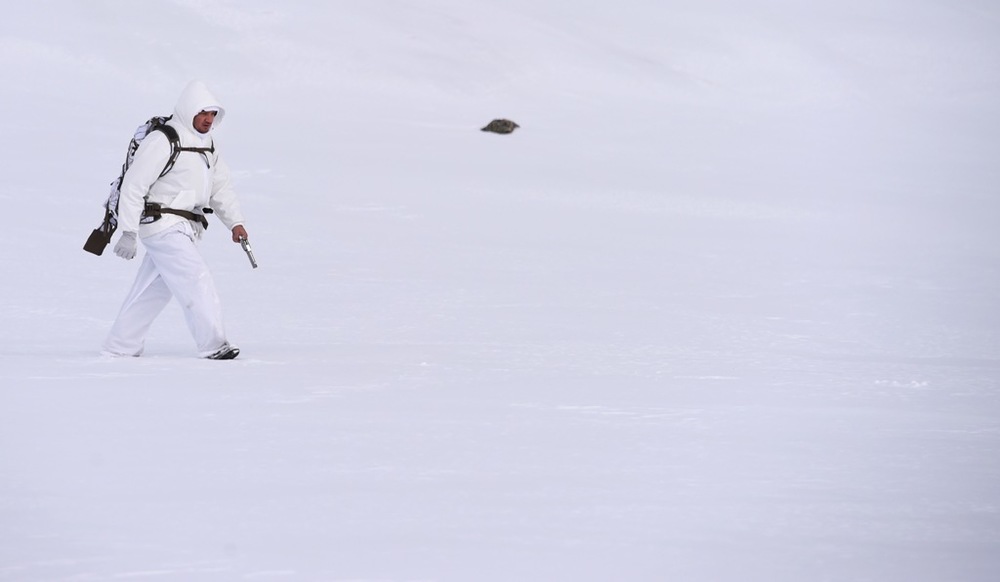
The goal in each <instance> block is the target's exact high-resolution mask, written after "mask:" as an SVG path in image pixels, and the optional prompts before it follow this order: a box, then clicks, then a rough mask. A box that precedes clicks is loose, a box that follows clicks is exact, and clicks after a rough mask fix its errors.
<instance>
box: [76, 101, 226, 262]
mask: <svg viewBox="0 0 1000 582" xmlns="http://www.w3.org/2000/svg"><path fill="white" fill-rule="evenodd" d="M172 117H173V116H172V115H168V116H166V117H152V118H150V119H149V120H148V121H146V122H145V123H143V124H142V125H140V126H139V127H137V128H136V129H135V134H134V135H133V136H132V141H130V142H129V144H128V151H127V152H126V154H125V163H124V164H122V171H121V173H120V174H119V175H118V177H117V178H116V179H115V180H114V181H113V182H111V192H110V193H109V194H108V198H107V200H106V201H105V202H104V220H102V221H101V225H100V226H98V227H97V228H96V229H94V231H93V232H92V233H90V237H89V238H88V239H87V242H86V243H85V244H84V245H83V250H85V251H87V252H88V253H93V254H95V255H98V256H100V255H101V254H102V253H103V252H104V249H105V247H107V246H108V244H109V243H111V237H112V235H114V234H115V231H116V230H117V229H118V199H119V197H120V196H121V186H122V180H124V179H125V173H126V172H128V169H129V167H130V166H131V165H132V158H134V157H135V152H136V150H138V149H139V144H141V143H142V140H144V139H146V136H148V135H149V134H150V133H152V132H154V131H160V132H163V134H164V135H165V136H167V140H168V141H169V142H170V156H169V157H168V158H167V163H166V164H165V165H164V166H163V171H161V172H160V175H159V178H162V177H163V176H165V175H167V172H169V171H170V170H171V169H173V167H174V162H176V161H177V156H178V155H180V153H181V152H198V153H201V154H202V155H205V154H206V153H213V152H215V145H214V144H213V145H212V147H210V148H186V147H181V139H180V136H179V135H177V130H176V129H174V128H173V127H171V126H169V125H167V122H168V121H170V119H171V118H172ZM206 159H207V158H206ZM147 206H148V204H147ZM154 206H155V205H154ZM156 210H159V209H158V208H156ZM159 218H160V214H159V213H158V212H149V213H147V212H144V213H143V218H142V220H141V221H140V222H141V223H142V224H147V223H150V222H154V221H156V220H158V219H159Z"/></svg>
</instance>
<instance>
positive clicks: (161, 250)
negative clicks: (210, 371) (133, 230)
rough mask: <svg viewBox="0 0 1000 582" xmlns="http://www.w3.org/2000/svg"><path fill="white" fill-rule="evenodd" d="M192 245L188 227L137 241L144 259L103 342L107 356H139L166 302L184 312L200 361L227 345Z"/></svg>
mask: <svg viewBox="0 0 1000 582" xmlns="http://www.w3.org/2000/svg"><path fill="white" fill-rule="evenodd" d="M195 240H196V239H195V234H194V229H193V228H192V227H191V224H190V223H189V222H188V221H184V222H182V223H178V224H177V225H176V226H171V227H170V228H168V229H167V230H165V231H163V232H160V233H157V234H154V235H152V236H149V237H146V238H144V239H142V244H143V246H144V247H145V248H146V256H145V257H144V258H143V259H142V264H141V265H140V266H139V272H138V273H137V274H136V276H135V282H134V283H133V284H132V290H131V291H129V294H128V296H127V297H126V298H125V303H124V304H123V305H122V308H121V311H120V312H119V313H118V318H117V319H115V322H114V324H112V325H111V331H110V332H108V337H107V339H106V340H105V341H104V351H105V352H106V353H110V354H114V355H121V356H139V355H141V354H142V350H143V347H144V345H145V341H146V332H148V331H149V327H150V326H151V325H152V324H153V320H154V319H156V316H157V315H159V314H160V312H161V311H163V308H164V307H166V306H167V303H169V302H170V298H171V297H175V298H176V299H177V303H179V304H180V306H181V309H182V310H183V311H184V318H185V320H186V321H187V326H188V329H189V330H190V331H191V335H192V336H194V341H195V344H197V346H198V355H199V356H200V357H205V356H209V355H211V354H213V353H215V352H216V351H217V350H219V349H220V348H222V347H223V346H224V345H226V335H225V330H224V329H223V326H222V307H221V304H220V303H219V296H218V293H216V291H215V283H214V282H213V281H212V275H211V273H209V271H208V265H206V264H205V260H204V259H202V257H201V254H200V253H199V252H198V249H197V248H196V246H195Z"/></svg>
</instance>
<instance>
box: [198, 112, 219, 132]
mask: <svg viewBox="0 0 1000 582" xmlns="http://www.w3.org/2000/svg"><path fill="white" fill-rule="evenodd" d="M218 113H219V112H218V111H202V112H201V113H199V114H198V115H195V116H194V128H195V130H196V131H197V132H198V133H208V130H210V129H212V124H213V123H215V116H216V115H217V114H218Z"/></svg>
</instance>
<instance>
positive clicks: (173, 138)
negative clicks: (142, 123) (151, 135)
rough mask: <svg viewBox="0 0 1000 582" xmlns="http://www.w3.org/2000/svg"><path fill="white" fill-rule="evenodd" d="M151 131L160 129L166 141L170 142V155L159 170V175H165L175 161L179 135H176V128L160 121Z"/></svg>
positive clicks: (178, 150)
mask: <svg viewBox="0 0 1000 582" xmlns="http://www.w3.org/2000/svg"><path fill="white" fill-rule="evenodd" d="M153 131H161V132H163V135H165V136H167V141H169V142H170V157H169V158H167V163H166V165H165V166H163V171H162V172H160V177H161V178H162V177H164V176H166V175H167V172H169V171H170V170H172V169H173V167H174V162H176V161H177V155H178V154H179V153H180V150H181V137H180V136H179V135H177V130H176V129H174V128H173V127H170V126H169V125H167V124H166V123H161V124H159V125H157V126H156V127H154V128H153Z"/></svg>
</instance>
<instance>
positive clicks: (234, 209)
mask: <svg viewBox="0 0 1000 582" xmlns="http://www.w3.org/2000/svg"><path fill="white" fill-rule="evenodd" d="M213 108H214V109H217V110H218V113H217V114H216V117H215V123H214V124H213V125H212V129H211V130H209V132H208V133H205V134H201V133H198V132H197V131H196V130H195V129H194V118H195V116H196V115H198V114H199V113H200V112H202V111H205V110H209V109H213ZM223 117H225V109H224V108H223V107H222V105H221V104H220V103H219V101H218V99H216V98H215V96H214V95H212V93H211V92H209V90H208V88H207V87H206V86H205V84H204V83H202V82H201V81H192V82H191V83H190V84H188V86H187V87H185V89H184V91H183V92H182V93H181V96H180V98H179V99H178V100H177V106H176V107H175V108H174V115H173V118H172V119H171V120H170V121H169V122H167V123H168V124H169V125H170V126H172V127H173V128H174V129H175V130H177V135H178V136H179V137H180V142H181V146H182V147H204V148H207V147H212V146H213V145H214V142H213V139H212V133H213V131H214V129H215V127H217V126H218V125H219V123H220V122H221V121H222V118H223ZM169 157H170V141H169V140H168V139H167V136H166V135H164V134H163V132H161V131H154V132H151V133H150V134H149V135H147V136H146V138H145V139H144V140H143V141H142V143H141V144H139V149H138V150H136V153H135V157H134V158H133V160H132V165H131V166H130V167H129V169H128V171H127V172H126V173H125V177H124V178H123V180H122V185H121V197H120V199H119V202H118V228H119V230H121V231H122V232H138V234H139V237H140V238H146V237H148V236H151V235H154V234H157V233H159V232H162V231H164V230H166V229H168V228H170V227H171V226H173V225H175V224H177V223H179V222H183V221H185V220H187V219H186V218H183V217H180V216H176V215H172V214H164V215H163V217H162V218H160V219H159V220H157V221H156V222H151V223H148V224H140V220H141V217H142V212H143V209H144V207H145V203H146V202H147V201H148V202H156V203H159V204H160V205H161V206H162V207H164V208H173V209H175V210H187V211H190V212H196V213H201V212H202V209H204V208H211V209H212V212H213V213H214V214H215V216H217V217H218V218H219V220H221V221H222V223H223V224H224V225H225V226H226V228H227V229H229V230H232V229H233V227H235V226H237V225H241V224H243V214H242V212H241V210H240V205H239V201H238V199H237V198H236V194H235V192H234V191H233V188H232V183H231V181H230V174H229V167H228V166H227V165H226V163H225V162H224V161H223V160H222V158H221V157H220V156H219V153H218V150H216V151H215V152H214V153H207V154H202V153H197V152H183V151H182V152H180V154H179V155H178V156H177V160H176V162H175V163H174V167H173V168H172V169H171V170H170V171H169V172H167V174H166V175H165V176H163V177H162V178H160V172H162V171H163V167H164V166H165V165H166V163H167V160H168V159H169ZM192 226H193V227H194V229H195V233H196V236H198V237H200V236H201V233H202V227H201V225H200V224H197V223H192Z"/></svg>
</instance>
